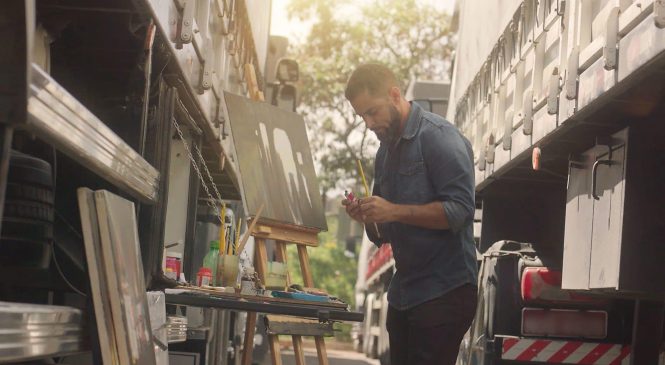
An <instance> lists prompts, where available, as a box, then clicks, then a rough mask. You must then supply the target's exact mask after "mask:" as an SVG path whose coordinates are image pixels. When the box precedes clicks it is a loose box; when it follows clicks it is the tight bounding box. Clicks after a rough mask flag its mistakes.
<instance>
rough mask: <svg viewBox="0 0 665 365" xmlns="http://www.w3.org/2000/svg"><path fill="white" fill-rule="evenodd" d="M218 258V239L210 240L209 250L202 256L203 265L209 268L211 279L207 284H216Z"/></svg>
mask: <svg viewBox="0 0 665 365" xmlns="http://www.w3.org/2000/svg"><path fill="white" fill-rule="evenodd" d="M218 260H219V241H210V250H209V251H208V253H207V254H206V255H205V257H204V258H203V267H205V268H208V269H210V274H211V275H212V280H211V281H210V284H209V285H213V286H215V285H217V280H216V278H217V262H218Z"/></svg>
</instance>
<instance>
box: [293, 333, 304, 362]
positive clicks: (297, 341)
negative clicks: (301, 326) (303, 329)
mask: <svg viewBox="0 0 665 365" xmlns="http://www.w3.org/2000/svg"><path fill="white" fill-rule="evenodd" d="M291 338H292V339H293V353H294V355H295V358H296V365H305V353H304V352H303V347H302V337H301V336H291Z"/></svg>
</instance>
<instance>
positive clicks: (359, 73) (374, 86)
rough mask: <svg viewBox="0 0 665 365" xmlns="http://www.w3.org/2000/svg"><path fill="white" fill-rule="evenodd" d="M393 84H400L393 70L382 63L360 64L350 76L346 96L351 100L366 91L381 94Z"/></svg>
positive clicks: (375, 94)
mask: <svg viewBox="0 0 665 365" xmlns="http://www.w3.org/2000/svg"><path fill="white" fill-rule="evenodd" d="M393 86H398V85H397V79H396V78H395V74H394V73H393V72H392V70H390V69H389V68H388V67H386V66H385V65H382V64H380V63H365V64H363V65H360V66H358V67H357V68H356V69H355V70H354V71H353V73H352V74H351V77H349V81H347V83H346V90H344V96H345V97H346V99H347V100H349V101H350V100H351V99H354V98H355V97H356V96H358V95H360V94H362V93H363V92H365V91H367V92H368V93H369V94H370V95H371V96H379V94H380V93H382V92H386V93H387V92H388V89H390V88H391V87H393Z"/></svg>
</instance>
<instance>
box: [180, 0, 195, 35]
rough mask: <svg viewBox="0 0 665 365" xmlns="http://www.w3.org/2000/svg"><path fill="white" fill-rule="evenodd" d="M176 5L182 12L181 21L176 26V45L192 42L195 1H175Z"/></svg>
mask: <svg viewBox="0 0 665 365" xmlns="http://www.w3.org/2000/svg"><path fill="white" fill-rule="evenodd" d="M176 5H177V6H178V8H179V9H180V10H181V11H182V19H181V20H180V24H178V35H177V38H176V43H180V44H187V43H190V42H191V41H192V38H193V35H194V12H195V11H196V0H176Z"/></svg>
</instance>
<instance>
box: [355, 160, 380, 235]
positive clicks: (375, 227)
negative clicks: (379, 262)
mask: <svg viewBox="0 0 665 365" xmlns="http://www.w3.org/2000/svg"><path fill="white" fill-rule="evenodd" d="M356 161H357V162H358V172H359V173H360V179H362V182H363V186H364V187H365V196H366V197H369V196H370V193H369V186H368V185H367V180H366V179H365V172H364V171H363V163H362V162H360V159H358V160H356ZM374 230H376V236H377V237H378V238H381V232H379V226H378V225H377V224H376V222H374Z"/></svg>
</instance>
